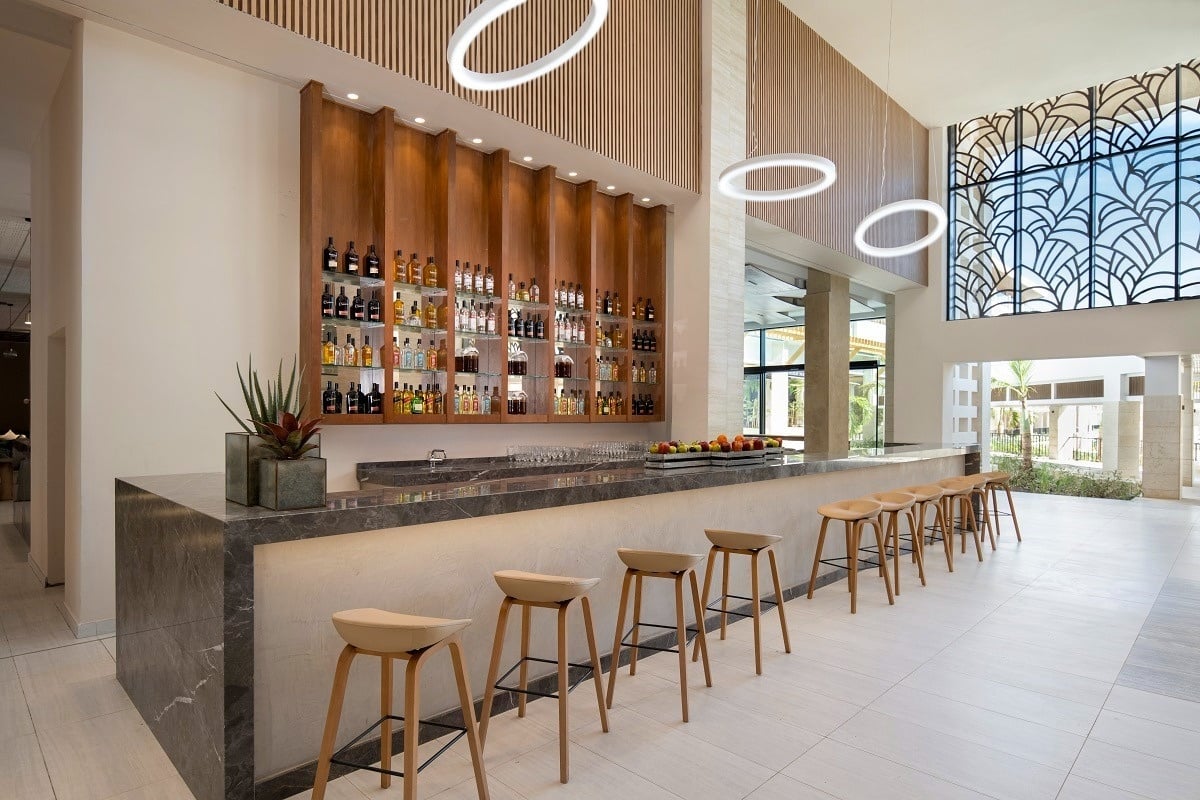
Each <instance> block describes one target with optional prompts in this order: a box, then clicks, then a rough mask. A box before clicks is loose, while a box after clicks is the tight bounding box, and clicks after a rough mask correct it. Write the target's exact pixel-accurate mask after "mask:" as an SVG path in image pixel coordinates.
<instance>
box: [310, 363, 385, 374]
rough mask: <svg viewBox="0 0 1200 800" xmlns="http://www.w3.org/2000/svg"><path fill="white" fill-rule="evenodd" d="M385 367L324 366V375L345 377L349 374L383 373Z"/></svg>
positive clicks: (322, 370) (322, 369) (322, 372)
mask: <svg viewBox="0 0 1200 800" xmlns="http://www.w3.org/2000/svg"><path fill="white" fill-rule="evenodd" d="M383 370H384V367H348V366H346V365H345V364H322V365H321V374H322V375H344V374H345V373H347V372H364V371H365V372H382V371H383Z"/></svg>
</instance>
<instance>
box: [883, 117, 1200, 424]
mask: <svg viewBox="0 0 1200 800" xmlns="http://www.w3.org/2000/svg"><path fill="white" fill-rule="evenodd" d="M929 140H930V157H929V164H930V180H929V185H930V186H931V187H934V192H935V193H934V195H933V198H932V199H934V200H936V201H939V202H943V203H944V201H945V197H944V194H943V193H944V192H945V189H944V184H945V167H944V165H945V142H946V137H945V132H944V131H934V132H932V133H931V135H930V137H929ZM1196 352H1200V301H1196V300H1190V301H1183V302H1176V303H1156V304H1153V305H1143V306H1127V307H1123V308H1104V309H1092V310H1087V311H1069V312H1062V313H1054V314H1027V315H1023V316H1019V317H1011V316H1010V317H994V318H991V319H979V320H959V321H954V322H948V321H947V320H946V245H945V241H944V240H943V241H942V242H940V243H939V244H937V245H935V246H934V247H932V248H930V250H929V285H928V286H927V287H922V288H915V289H909V290H907V291H901V292H898V293H897V294H896V343H895V350H894V357H893V363H891V364H889V367H890V369H891V376H890V378H891V380H890V385H889V391H890V392H891V393H892V397H893V402H892V414H893V419H894V421H895V426H896V427H895V440H896V441H901V442H904V441H907V442H920V441H938V440H939V439H941V435H940V433H941V431H942V430H943V420H944V419H946V418H947V416H948V411H949V406H948V403H949V399H950V397H949V390H948V386H947V384H946V370H947V367H948V365H951V364H957V363H960V362H967V361H1010V360H1012V359H1017V358H1027V359H1052V358H1087V357H1095V356H1122V355H1137V356H1150V355H1165V354H1180V353H1196Z"/></svg>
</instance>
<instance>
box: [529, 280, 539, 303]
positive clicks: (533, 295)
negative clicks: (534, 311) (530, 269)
mask: <svg viewBox="0 0 1200 800" xmlns="http://www.w3.org/2000/svg"><path fill="white" fill-rule="evenodd" d="M529 300H530V302H533V303H540V302H542V290H541V288H540V287H539V286H538V285H537V276H536V275H535V276H534V277H532V278H530V279H529Z"/></svg>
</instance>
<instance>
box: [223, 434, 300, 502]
mask: <svg viewBox="0 0 1200 800" xmlns="http://www.w3.org/2000/svg"><path fill="white" fill-rule="evenodd" d="M312 442H313V443H314V444H316V445H318V447H317V449H316V450H312V451H310V452H309V453H308V456H309V457H310V458H319V457H320V455H321V448H320V444H321V437H320V436H319V435H318V436H314V437H313V438H312ZM269 457H270V451H269V450H267V448H265V447H263V444H262V440H261V439H259V438H258V437H257V436H253V435H251V434H249V433H227V434H225V499H226V500H229V501H230V502H233V503H238V504H239V505H243V506H256V505H258V462H259V461H261V460H262V459H264V458H269Z"/></svg>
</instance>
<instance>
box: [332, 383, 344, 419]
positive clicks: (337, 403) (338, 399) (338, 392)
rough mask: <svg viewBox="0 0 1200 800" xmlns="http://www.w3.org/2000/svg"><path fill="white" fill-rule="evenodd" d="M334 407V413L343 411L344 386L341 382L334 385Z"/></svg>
mask: <svg viewBox="0 0 1200 800" xmlns="http://www.w3.org/2000/svg"><path fill="white" fill-rule="evenodd" d="M333 407H334V412H333V413H334V414H340V413H342V387H341V384H337V383H335V384H334V385H333Z"/></svg>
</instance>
